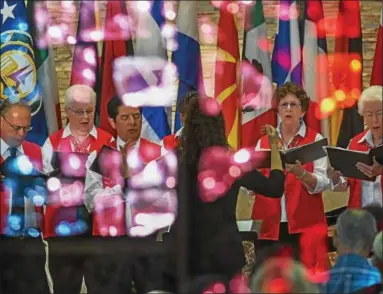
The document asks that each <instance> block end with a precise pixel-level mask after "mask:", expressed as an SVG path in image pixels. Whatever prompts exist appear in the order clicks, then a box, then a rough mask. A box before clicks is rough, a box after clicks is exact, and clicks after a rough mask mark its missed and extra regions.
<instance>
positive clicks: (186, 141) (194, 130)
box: [181, 94, 229, 163]
mask: <svg viewBox="0 0 383 294" xmlns="http://www.w3.org/2000/svg"><path fill="white" fill-rule="evenodd" d="M194 97H195V99H192V100H191V101H190V104H189V106H188V107H187V110H186V119H185V125H184V130H183V132H182V134H183V139H182V142H181V145H182V150H183V151H182V152H183V154H184V156H183V159H184V160H185V161H186V162H188V163H196V162H198V159H199V156H200V155H201V151H202V150H204V149H205V148H209V147H213V146H219V147H227V148H229V144H228V142H227V139H226V134H225V121H224V118H223V115H222V112H219V114H218V115H216V116H211V115H208V114H205V113H204V111H203V110H202V109H201V105H200V100H201V99H212V98H200V95H199V94H195V96H194Z"/></svg>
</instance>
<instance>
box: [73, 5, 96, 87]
mask: <svg viewBox="0 0 383 294" xmlns="http://www.w3.org/2000/svg"><path fill="white" fill-rule="evenodd" d="M95 5H96V3H95V2H94V1H88V0H82V1H81V3H80V13H79V17H78V26H77V37H76V40H77V42H76V45H75V47H74V53H73V61H72V73H71V81H70V84H71V86H72V85H79V84H80V85H87V86H89V87H91V88H93V89H94V90H95V92H96V93H99V91H98V86H99V85H98V83H97V81H98V78H99V71H98V47H97V42H96V41H95V40H92V39H91V38H90V36H91V34H90V33H91V32H94V31H95V30H96V28H97V27H96V14H95V13H96V8H95Z"/></svg>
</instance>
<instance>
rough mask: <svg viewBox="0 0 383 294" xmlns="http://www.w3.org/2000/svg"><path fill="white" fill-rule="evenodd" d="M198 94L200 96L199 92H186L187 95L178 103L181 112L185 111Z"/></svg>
mask: <svg viewBox="0 0 383 294" xmlns="http://www.w3.org/2000/svg"><path fill="white" fill-rule="evenodd" d="M196 96H198V92H196V91H190V92H188V93H186V94H185V96H184V97H183V98H182V99H181V100H180V101H179V102H178V103H177V110H178V111H179V112H180V113H185V112H186V109H187V107H188V105H189V104H190V101H192V100H193V99H194V98H195V97H196Z"/></svg>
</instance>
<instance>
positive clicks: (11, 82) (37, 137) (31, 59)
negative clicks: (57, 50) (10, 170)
mask: <svg viewBox="0 0 383 294" xmlns="http://www.w3.org/2000/svg"><path fill="white" fill-rule="evenodd" d="M0 7H1V10H0V11H1V14H0V23H1V49H0V52H1V90H0V91H1V93H0V95H1V99H9V101H11V102H18V101H21V102H23V103H26V104H28V105H30V107H31V109H32V122H31V126H32V130H31V131H30V132H29V133H28V134H27V137H26V139H27V140H28V141H31V142H34V143H37V144H39V145H42V144H43V143H44V141H45V140H46V138H47V137H48V128H47V123H46V118H45V112H44V105H43V99H42V96H41V93H40V89H39V85H38V79H37V76H38V74H37V69H38V68H39V66H40V65H39V64H36V63H35V50H34V37H33V35H32V34H31V33H30V30H29V25H28V18H27V9H26V6H25V2H24V1H23V0H13V1H12V0H6V1H2V3H1V4H0Z"/></svg>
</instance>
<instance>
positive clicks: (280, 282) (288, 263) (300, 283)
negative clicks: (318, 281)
mask: <svg viewBox="0 0 383 294" xmlns="http://www.w3.org/2000/svg"><path fill="white" fill-rule="evenodd" d="M250 291H251V293H320V292H319V288H318V287H317V286H316V285H315V284H314V283H312V282H311V281H310V280H309V277H308V274H307V271H306V269H305V268H304V266H303V265H301V264H300V263H299V262H298V261H295V260H293V259H291V258H284V257H275V258H271V259H269V260H267V261H266V262H265V263H264V264H263V265H262V266H261V267H260V268H259V269H258V270H257V271H256V272H255V274H254V276H253V277H252V278H251V281H250Z"/></svg>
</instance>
